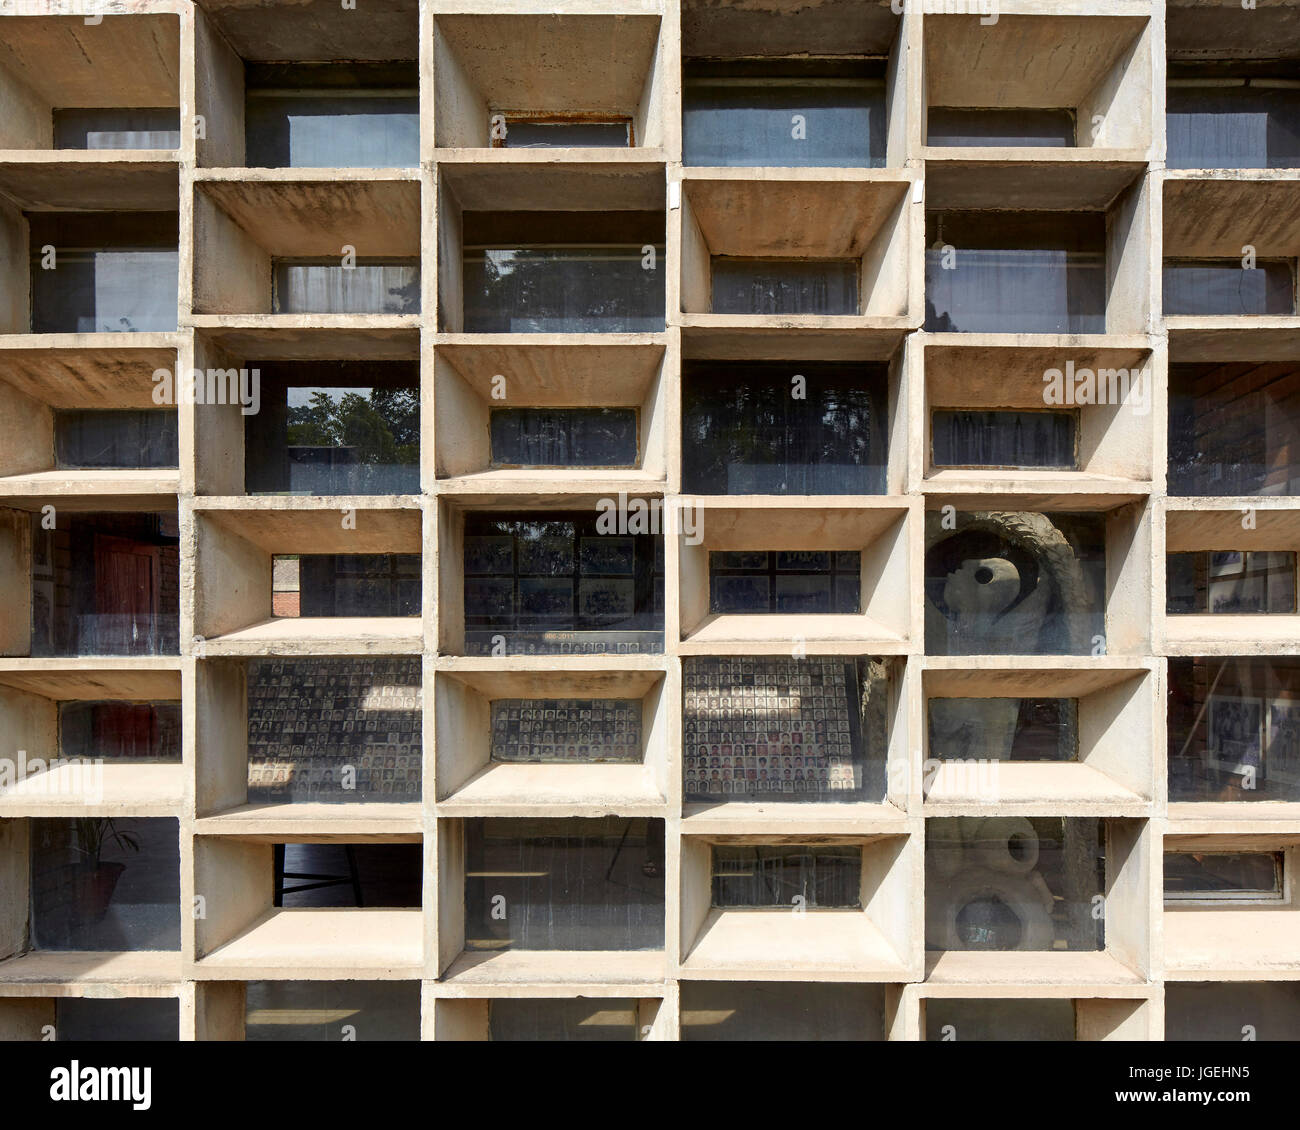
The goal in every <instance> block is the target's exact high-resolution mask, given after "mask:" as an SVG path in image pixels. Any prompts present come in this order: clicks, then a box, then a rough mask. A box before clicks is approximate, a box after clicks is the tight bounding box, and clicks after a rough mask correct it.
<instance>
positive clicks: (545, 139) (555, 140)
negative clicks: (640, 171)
mask: <svg viewBox="0 0 1300 1130" xmlns="http://www.w3.org/2000/svg"><path fill="white" fill-rule="evenodd" d="M630 130H631V122H629V121H627V120H626V119H622V120H618V121H610V122H575V121H553V122H542V121H531V120H529V119H528V118H512V117H507V118H506V135H505V137H504V138H503V139H502V140H503V141H504V143H505V146H506V148H508V149H556V148H564V147H573V148H589V149H626V148H627V147H628V137H629V131H630Z"/></svg>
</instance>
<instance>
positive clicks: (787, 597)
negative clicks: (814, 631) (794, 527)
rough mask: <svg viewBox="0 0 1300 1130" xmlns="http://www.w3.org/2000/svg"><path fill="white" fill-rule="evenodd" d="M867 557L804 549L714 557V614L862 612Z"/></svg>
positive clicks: (711, 587)
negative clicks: (863, 561)
mask: <svg viewBox="0 0 1300 1130" xmlns="http://www.w3.org/2000/svg"><path fill="white" fill-rule="evenodd" d="M861 590H862V554H861V553H858V552H857V551H854V550H840V551H836V552H830V551H824V550H800V551H787V550H782V551H779V552H768V551H764V550H759V551H743V552H742V551H736V550H728V551H717V552H714V553H710V554H709V611H710V612H785V613H819V612H820V613H825V612H840V613H852V612H858V611H860V610H861Z"/></svg>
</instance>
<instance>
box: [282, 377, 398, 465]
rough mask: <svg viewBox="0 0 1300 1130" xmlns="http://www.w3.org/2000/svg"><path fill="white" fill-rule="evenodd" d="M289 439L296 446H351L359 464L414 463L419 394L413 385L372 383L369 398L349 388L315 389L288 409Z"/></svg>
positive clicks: (291, 444)
mask: <svg viewBox="0 0 1300 1130" xmlns="http://www.w3.org/2000/svg"><path fill="white" fill-rule="evenodd" d="M288 440H289V444H290V446H295V447H348V448H352V449H354V450H355V451H356V453H357V462H359V463H379V464H394V463H414V462H415V461H416V458H417V456H418V453H419V442H420V397H419V392H418V391H417V390H416V389H413V388H374V389H371V390H370V397H369V399H367V398H366V397H364V396H360V395H358V394H357V393H355V392H345V393H344V394H343V395H342V396H341V397H339V398H338V399H335V398H334V397H333V396H331V395H330V394H329V392H328V391H326V390H323V389H318V390H316V391H315V392H313V393H312V396H311V402H310V403H309V404H306V405H303V406H300V407H297V408H293V407H291V408H290V409H289V429H288Z"/></svg>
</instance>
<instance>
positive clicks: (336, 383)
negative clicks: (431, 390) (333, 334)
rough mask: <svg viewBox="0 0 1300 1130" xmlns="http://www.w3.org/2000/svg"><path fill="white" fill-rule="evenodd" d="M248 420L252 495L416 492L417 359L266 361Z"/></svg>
mask: <svg viewBox="0 0 1300 1130" xmlns="http://www.w3.org/2000/svg"><path fill="white" fill-rule="evenodd" d="M257 371H258V372H260V373H261V406H260V411H258V412H255V413H253V414H251V415H249V416H246V417H245V418H244V483H245V487H246V489H247V490H248V492H249V493H250V494H259V493H289V494H414V493H418V491H419V489H420V464H419V459H420V388H419V367H418V365H417V364H415V363H414V362H405V361H381V362H370V363H360V362H347V361H310V362H285V363H272V364H265V363H264V364H262V365H261V366H260V367H259V368H258V370H257Z"/></svg>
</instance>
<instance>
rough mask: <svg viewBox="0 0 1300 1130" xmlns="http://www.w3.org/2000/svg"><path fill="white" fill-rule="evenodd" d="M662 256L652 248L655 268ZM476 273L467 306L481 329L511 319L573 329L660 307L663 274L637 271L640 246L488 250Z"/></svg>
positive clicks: (500, 326)
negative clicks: (567, 325)
mask: <svg viewBox="0 0 1300 1130" xmlns="http://www.w3.org/2000/svg"><path fill="white" fill-rule="evenodd" d="M662 252H663V249H662V248H657V249H656V253H655V262H656V264H657V263H659V262H660V261H661V260H662ZM475 273H476V274H477V278H478V282H479V286H478V287H477V290H478V293H477V294H472V295H471V296H470V298H469V302H470V304H472V305H473V306H475V307H477V310H478V317H477V319H476V324H477V326H478V328H480V329H483V330H494V329H495V330H509V329H511V328H512V325H511V323H512V320H513V321H515V322H518V321H528V320H536V321H546V322H552V323H554V322H560V321H563V322H567V323H571V324H572V326H573V328H581V327H583V326H584V325H586V324H587V323H596V324H600V323H607V322H609V321H611V320H622V321H630V320H632V319H638V318H643V317H646V316H648V315H649V314H650V313H652V312H653V313H658V312H659V310H660V309H661V307H662V304H663V298H662V296H663V283H662V275H661V273H660V272H659V271H658V270H646V269H643V268H642V259H641V251H640V249H639V248H632V247H615V246H611V247H606V248H573V249H556V248H549V247H548V248H520V249H518V250H514V251H511V252H510V253H509V254H508V255H505V254H501V253H499V252H498V253H493V252H490V251H489V252H485V253H483V255H482V258H481V267H480V269H479V271H477V272H475ZM470 286H471V287H472V286H473V284H472V283H471V284H470ZM602 328H603V327H602Z"/></svg>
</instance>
